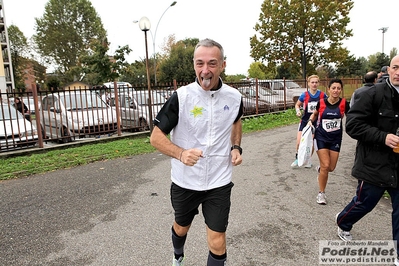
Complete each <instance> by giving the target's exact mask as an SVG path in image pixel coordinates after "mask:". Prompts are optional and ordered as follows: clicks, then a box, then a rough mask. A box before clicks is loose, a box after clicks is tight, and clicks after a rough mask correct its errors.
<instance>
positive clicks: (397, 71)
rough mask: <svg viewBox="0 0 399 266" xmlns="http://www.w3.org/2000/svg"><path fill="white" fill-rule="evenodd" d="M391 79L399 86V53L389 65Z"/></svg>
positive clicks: (393, 83)
mask: <svg viewBox="0 0 399 266" xmlns="http://www.w3.org/2000/svg"><path fill="white" fill-rule="evenodd" d="M388 74H389V81H390V82H391V84H392V85H394V86H399V55H396V56H394V57H393V58H392V60H391V64H390V65H389V67H388Z"/></svg>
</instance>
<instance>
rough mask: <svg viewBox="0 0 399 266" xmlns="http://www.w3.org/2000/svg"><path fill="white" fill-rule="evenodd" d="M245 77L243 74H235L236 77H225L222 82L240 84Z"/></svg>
mask: <svg viewBox="0 0 399 266" xmlns="http://www.w3.org/2000/svg"><path fill="white" fill-rule="evenodd" d="M245 78H246V76H245V75H243V74H237V75H226V79H225V80H224V81H225V82H240V81H241V80H242V79H245Z"/></svg>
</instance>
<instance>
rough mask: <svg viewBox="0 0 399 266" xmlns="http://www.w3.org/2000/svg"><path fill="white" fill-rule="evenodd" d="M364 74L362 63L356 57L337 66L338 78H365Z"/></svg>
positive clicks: (350, 57)
mask: <svg viewBox="0 0 399 266" xmlns="http://www.w3.org/2000/svg"><path fill="white" fill-rule="evenodd" d="M364 74H366V73H365V71H364V68H363V64H362V61H361V60H360V59H356V58H355V56H354V55H350V56H348V57H347V58H346V59H345V60H343V61H341V62H340V63H339V64H337V69H336V75H337V76H338V77H363V76H364Z"/></svg>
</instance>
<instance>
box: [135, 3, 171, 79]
mask: <svg viewBox="0 0 399 266" xmlns="http://www.w3.org/2000/svg"><path fill="white" fill-rule="evenodd" d="M176 3H177V1H173V2H172V4H170V5H169V6H168V7H167V8H166V9H165V11H164V12H163V13H162V15H161V17H160V18H159V20H158V23H157V26H156V27H155V32H154V35H153V34H152V31H151V30H149V31H150V34H151V39H152V51H153V53H154V84H155V86H156V85H157V84H158V82H157V54H156V52H155V38H156V37H157V31H158V26H159V22H161V19H162V17H163V15H164V14H165V13H166V11H168V9H169V8H171V7H172V6H174V5H176ZM137 22H139V21H137V20H134V21H133V23H137Z"/></svg>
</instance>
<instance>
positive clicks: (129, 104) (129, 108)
mask: <svg viewBox="0 0 399 266" xmlns="http://www.w3.org/2000/svg"><path fill="white" fill-rule="evenodd" d="M118 99H119V111H120V116H121V124H122V127H123V128H124V129H134V130H139V131H143V130H149V121H148V116H147V112H146V111H144V110H142V108H141V107H140V106H139V105H138V103H137V100H136V99H135V98H134V97H133V96H131V95H129V94H119V95H118ZM110 105H111V106H112V107H114V108H115V106H116V100H115V95H112V96H111V98H110Z"/></svg>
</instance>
